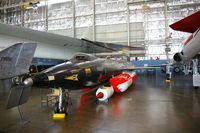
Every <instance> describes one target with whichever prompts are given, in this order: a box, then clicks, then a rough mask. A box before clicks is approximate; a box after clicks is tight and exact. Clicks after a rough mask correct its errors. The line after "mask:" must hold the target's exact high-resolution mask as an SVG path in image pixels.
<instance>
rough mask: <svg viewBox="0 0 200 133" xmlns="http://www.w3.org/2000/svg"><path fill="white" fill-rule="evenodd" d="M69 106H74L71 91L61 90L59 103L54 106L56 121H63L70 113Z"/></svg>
mask: <svg viewBox="0 0 200 133" xmlns="http://www.w3.org/2000/svg"><path fill="white" fill-rule="evenodd" d="M69 105H72V102H71V98H70V95H69V91H68V90H65V89H63V88H61V87H60V88H59V96H58V102H56V103H55V106H54V114H53V118H54V119H63V118H65V116H66V115H67V113H68V109H69Z"/></svg>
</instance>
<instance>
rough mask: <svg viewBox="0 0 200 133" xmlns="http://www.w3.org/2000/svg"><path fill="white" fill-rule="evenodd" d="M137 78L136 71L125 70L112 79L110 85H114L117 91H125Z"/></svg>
mask: <svg viewBox="0 0 200 133" xmlns="http://www.w3.org/2000/svg"><path fill="white" fill-rule="evenodd" d="M136 78H137V75H136V73H135V72H134V71H133V72H124V73H122V74H120V75H118V76H115V77H113V78H111V79H110V85H111V86H112V87H113V89H114V91H115V92H124V91H126V90H127V89H128V87H130V86H131V85H132V83H133V81H135V80H136Z"/></svg>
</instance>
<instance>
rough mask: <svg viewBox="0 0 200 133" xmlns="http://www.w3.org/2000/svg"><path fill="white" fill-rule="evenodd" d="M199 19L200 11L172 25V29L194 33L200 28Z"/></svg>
mask: <svg viewBox="0 0 200 133" xmlns="http://www.w3.org/2000/svg"><path fill="white" fill-rule="evenodd" d="M199 18H200V11H197V12H195V13H193V14H192V15H190V16H188V17H185V18H183V19H181V20H179V21H177V22H175V23H173V24H171V25H170V27H171V28H172V29H173V30H177V31H183V32H189V33H194V32H195V31H197V29H199V27H200V23H199Z"/></svg>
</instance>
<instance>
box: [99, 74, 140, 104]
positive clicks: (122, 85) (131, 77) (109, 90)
mask: <svg viewBox="0 0 200 133" xmlns="http://www.w3.org/2000/svg"><path fill="white" fill-rule="evenodd" d="M136 78H137V75H136V73H135V72H134V71H133V72H123V73H122V74H120V75H118V76H115V77H113V78H111V79H110V85H111V86H110V87H103V88H99V89H98V90H97V92H96V98H97V99H98V100H100V101H105V100H107V99H108V98H110V97H111V96H112V95H113V93H114V92H118V93H120V92H124V91H126V90H127V89H128V87H130V86H131V85H132V83H133V81H135V80H136Z"/></svg>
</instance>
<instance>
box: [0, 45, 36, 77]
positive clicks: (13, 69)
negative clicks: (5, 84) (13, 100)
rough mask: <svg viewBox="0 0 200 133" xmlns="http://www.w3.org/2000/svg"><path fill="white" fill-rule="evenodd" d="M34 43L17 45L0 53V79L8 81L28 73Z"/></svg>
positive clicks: (34, 47) (34, 46)
mask: <svg viewBox="0 0 200 133" xmlns="http://www.w3.org/2000/svg"><path fill="white" fill-rule="evenodd" d="M36 46H37V45H36V44H35V43H18V44H15V45H12V46H11V47H8V48H6V49H4V50H2V51H1V52H0V79H8V78H12V77H15V76H18V75H22V74H25V73H28V72H29V67H30V64H31V62H32V58H33V55H34V53H35V49H36Z"/></svg>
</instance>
